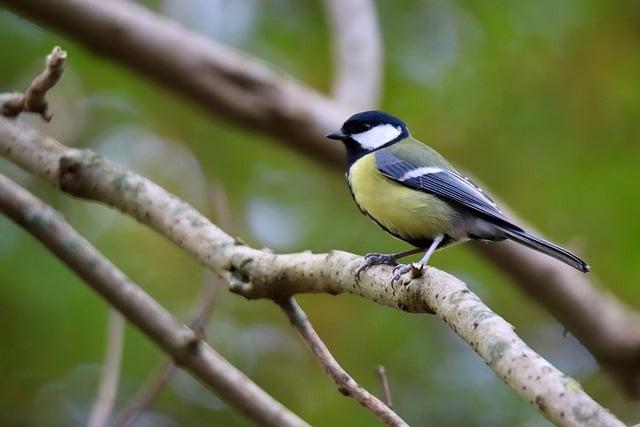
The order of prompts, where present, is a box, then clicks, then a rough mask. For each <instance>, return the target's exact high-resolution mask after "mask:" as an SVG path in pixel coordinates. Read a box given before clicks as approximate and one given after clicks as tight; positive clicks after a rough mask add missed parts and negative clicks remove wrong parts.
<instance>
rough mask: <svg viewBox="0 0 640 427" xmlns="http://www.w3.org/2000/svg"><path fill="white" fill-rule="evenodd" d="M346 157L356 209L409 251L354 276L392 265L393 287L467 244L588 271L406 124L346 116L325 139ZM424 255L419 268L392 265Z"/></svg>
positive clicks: (373, 114) (381, 257)
mask: <svg viewBox="0 0 640 427" xmlns="http://www.w3.org/2000/svg"><path fill="white" fill-rule="evenodd" d="M326 137H327V138H329V139H331V140H338V141H341V142H342V143H343V144H344V146H345V147H346V151H347V162H346V163H347V168H346V178H347V182H348V186H349V190H350V192H351V195H352V197H353V199H354V200H355V202H356V204H357V205H358V208H359V209H360V211H361V212H362V213H363V214H364V215H366V216H368V217H369V218H371V219H372V220H373V221H375V222H376V223H377V224H378V225H379V226H380V227H382V228H383V229H384V230H385V231H387V232H388V233H390V234H392V235H393V236H395V237H397V238H399V239H401V240H404V241H405V242H407V243H409V244H411V245H412V246H414V249H411V250H408V251H405V252H400V253H395V254H384V253H368V254H366V255H365V262H364V263H363V264H362V266H360V267H359V268H358V270H357V276H358V277H360V274H361V273H362V272H363V271H364V270H366V269H368V268H370V267H372V266H374V265H380V264H388V265H393V266H394V269H393V277H392V280H391V283H392V284H393V283H394V282H397V281H400V280H401V279H402V276H403V275H405V274H406V273H408V272H410V271H412V270H414V271H416V270H418V271H421V270H422V269H423V268H424V266H426V265H427V264H428V262H429V259H430V258H431V255H433V253H434V252H435V251H436V250H437V249H440V248H444V247H446V246H449V245H452V244H454V243H458V242H466V241H469V240H481V241H501V240H505V239H509V240H512V241H514V242H517V243H520V244H522V245H524V246H527V247H529V248H531V249H534V250H536V251H539V252H542V253H544V254H546V255H549V256H551V257H553V258H555V259H557V260H559V261H562V262H564V263H565V264H568V265H570V266H571V267H573V268H575V269H577V270H579V271H581V272H584V273H588V272H589V271H590V267H589V264H587V263H586V262H585V261H583V260H582V259H580V258H579V257H578V256H576V255H574V254H573V253H571V252H570V251H568V250H566V249H564V248H562V247H560V246H558V245H556V244H554V243H551V242H549V241H547V240H545V239H543V238H541V237H539V236H536V235H534V234H531V233H529V232H527V231H525V230H524V229H523V228H521V227H520V226H518V225H516V224H514V223H513V221H512V220H510V219H509V218H507V217H506V216H505V214H504V213H503V212H502V210H500V208H498V206H497V205H496V203H495V202H494V201H493V199H491V197H490V196H489V195H488V194H487V193H486V192H485V191H483V190H482V189H481V188H480V187H479V186H477V185H476V184H474V183H473V182H472V181H471V180H470V179H469V178H467V177H466V176H464V175H463V174H461V173H460V172H458V171H457V170H456V169H455V168H454V167H453V166H452V165H451V164H450V163H449V162H448V161H447V160H446V159H445V158H444V157H443V156H442V155H440V154H439V153H438V152H437V151H435V150H434V149H432V148H430V147H429V146H427V145H425V144H424V143H422V142H420V141H419V140H417V139H415V138H413V137H412V136H411V134H410V133H409V130H408V128H407V126H406V125H405V123H404V122H403V121H402V120H400V119H398V118H397V117H394V116H392V115H391V114H388V113H385V112H382V111H364V112H360V113H357V114H354V115H352V116H351V117H349V118H348V119H347V120H346V121H345V122H344V124H343V125H342V127H341V128H340V129H337V130H335V131H333V132H330V133H328V134H327V135H326ZM421 252H423V253H424V254H423V256H422V258H421V259H420V261H419V262H417V263H413V264H400V263H398V260H399V259H401V258H404V257H406V256H409V255H413V254H417V253H421Z"/></svg>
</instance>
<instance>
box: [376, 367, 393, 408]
mask: <svg viewBox="0 0 640 427" xmlns="http://www.w3.org/2000/svg"><path fill="white" fill-rule="evenodd" d="M376 376H377V377H378V381H379V382H380V390H382V397H383V398H384V403H385V405H387V406H388V407H389V408H391V409H393V401H392V400H391V387H390V386H389V378H387V372H386V371H385V369H384V366H382V365H379V366H377V367H376Z"/></svg>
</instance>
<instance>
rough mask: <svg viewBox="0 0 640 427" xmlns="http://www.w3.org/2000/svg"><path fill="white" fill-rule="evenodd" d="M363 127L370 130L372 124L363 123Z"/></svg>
mask: <svg viewBox="0 0 640 427" xmlns="http://www.w3.org/2000/svg"><path fill="white" fill-rule="evenodd" d="M362 129H363V130H369V129H371V125H370V124H369V123H363V124H362Z"/></svg>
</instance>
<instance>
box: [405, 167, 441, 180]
mask: <svg viewBox="0 0 640 427" xmlns="http://www.w3.org/2000/svg"><path fill="white" fill-rule="evenodd" d="M440 172H444V169H440V168H436V167H422V168H417V169H414V170H410V171H409V172H406V173H405V174H404V175H402V177H400V181H406V180H408V179H411V178H417V177H419V176H422V175H428V174H431V173H440Z"/></svg>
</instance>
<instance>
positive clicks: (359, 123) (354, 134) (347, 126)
mask: <svg viewBox="0 0 640 427" xmlns="http://www.w3.org/2000/svg"><path fill="white" fill-rule="evenodd" d="M326 136H327V138H329V139H336V140H339V141H342V142H343V143H344V144H345V145H346V146H347V149H348V150H355V151H360V152H371V151H375V150H377V149H379V148H382V147H387V146H389V145H391V144H395V143H396V142H399V141H401V140H403V139H404V138H406V137H407V136H409V131H408V129H407V126H406V125H405V124H404V122H403V121H402V120H400V119H398V118H396V117H393V116H392V115H390V114H387V113H384V112H382V111H364V112H362V113H358V114H354V115H353V116H351V117H349V118H348V119H347V121H346V122H344V124H343V125H342V127H341V128H340V129H338V130H335V131H333V132H330V133H328V134H327V135H326Z"/></svg>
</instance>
